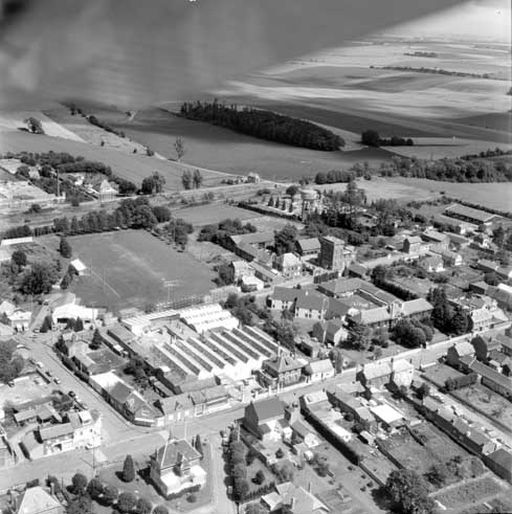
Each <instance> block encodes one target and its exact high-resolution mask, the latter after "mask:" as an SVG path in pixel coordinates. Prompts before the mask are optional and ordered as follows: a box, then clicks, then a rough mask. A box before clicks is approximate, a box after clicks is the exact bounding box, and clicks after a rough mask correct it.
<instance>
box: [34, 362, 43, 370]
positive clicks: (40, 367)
mask: <svg viewBox="0 0 512 514" xmlns="http://www.w3.org/2000/svg"><path fill="white" fill-rule="evenodd" d="M36 366H37V367H38V368H39V369H43V368H44V364H43V363H42V362H41V361H37V362H36Z"/></svg>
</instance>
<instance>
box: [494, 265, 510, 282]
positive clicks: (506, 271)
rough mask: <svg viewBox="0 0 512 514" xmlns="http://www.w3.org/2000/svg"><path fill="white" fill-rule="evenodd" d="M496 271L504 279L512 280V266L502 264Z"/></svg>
mask: <svg viewBox="0 0 512 514" xmlns="http://www.w3.org/2000/svg"><path fill="white" fill-rule="evenodd" d="M496 273H497V274H498V277H500V278H501V279H503V280H511V279H512V266H500V267H499V268H498V269H497V270H496Z"/></svg>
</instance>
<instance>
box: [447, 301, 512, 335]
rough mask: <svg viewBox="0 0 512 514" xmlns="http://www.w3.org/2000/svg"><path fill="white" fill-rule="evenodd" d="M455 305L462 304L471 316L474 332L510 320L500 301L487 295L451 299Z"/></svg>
mask: <svg viewBox="0 0 512 514" xmlns="http://www.w3.org/2000/svg"><path fill="white" fill-rule="evenodd" d="M450 301H451V303H452V304H453V305H455V306H460V307H462V309H463V310H464V311H465V312H466V313H467V314H468V315H469V316H470V317H471V321H472V328H473V332H479V331H482V330H486V329H489V328H493V327H494V326H496V325H499V324H500V323H503V322H506V321H508V318H507V316H506V315H505V313H504V312H503V311H502V310H501V309H500V308H499V307H498V303H497V302H496V301H495V300H493V299H492V298H490V297H489V296H485V295H472V296H462V297H458V298H454V299H452V300H450Z"/></svg>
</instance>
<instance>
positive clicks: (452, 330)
mask: <svg viewBox="0 0 512 514" xmlns="http://www.w3.org/2000/svg"><path fill="white" fill-rule="evenodd" d="M427 299H428V301H429V302H430V303H431V304H432V305H433V306H434V309H433V311H432V316H431V319H432V323H433V325H434V327H436V328H437V329H438V330H440V331H441V332H443V333H445V334H450V335H455V336H458V335H461V334H466V333H467V332H470V331H471V330H472V321H471V318H470V317H469V315H468V314H467V313H466V312H465V311H464V310H463V309H462V307H461V306H459V305H457V306H454V305H452V304H451V303H450V302H449V300H448V298H447V296H446V291H445V289H444V288H442V287H438V288H436V289H432V290H430V291H429V293H428V296H427Z"/></svg>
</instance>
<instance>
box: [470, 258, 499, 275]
mask: <svg viewBox="0 0 512 514" xmlns="http://www.w3.org/2000/svg"><path fill="white" fill-rule="evenodd" d="M476 265H477V267H478V269H480V270H482V271H483V272H485V273H489V272H491V271H497V270H498V268H499V267H500V265H499V264H498V263H497V262H495V261H490V260H488V259H480V260H479V261H478V262H477V263H476Z"/></svg>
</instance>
